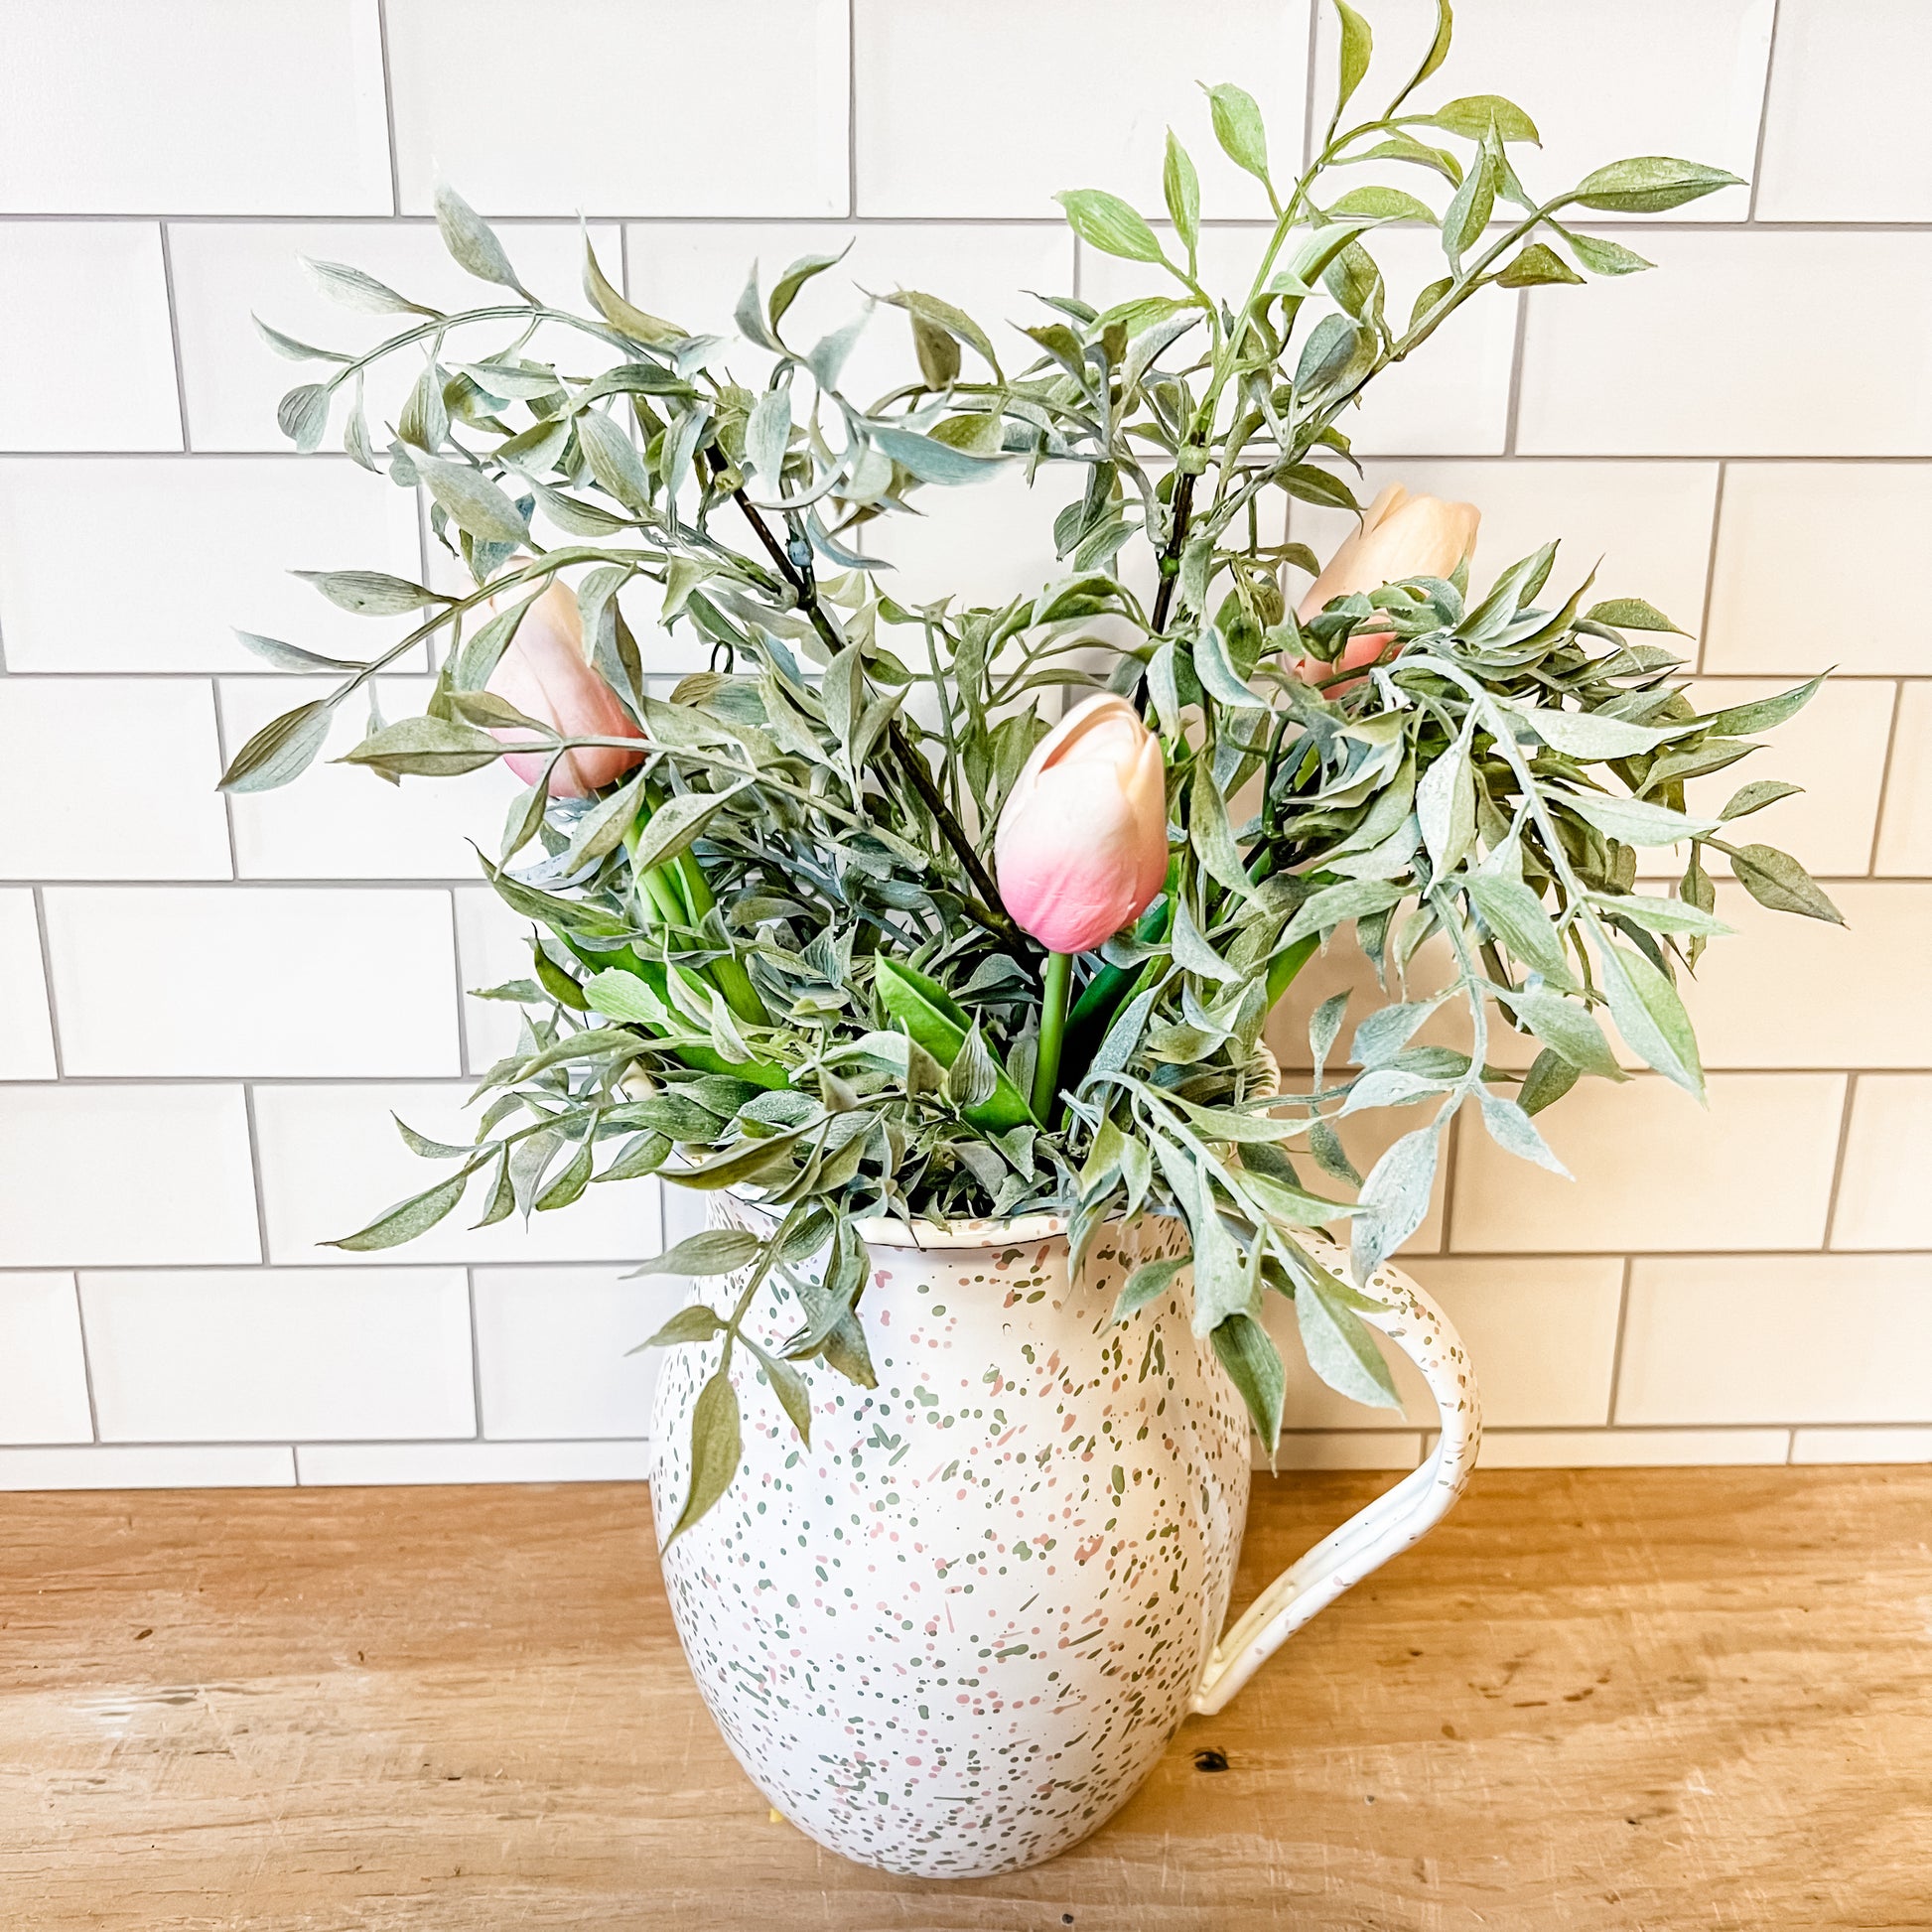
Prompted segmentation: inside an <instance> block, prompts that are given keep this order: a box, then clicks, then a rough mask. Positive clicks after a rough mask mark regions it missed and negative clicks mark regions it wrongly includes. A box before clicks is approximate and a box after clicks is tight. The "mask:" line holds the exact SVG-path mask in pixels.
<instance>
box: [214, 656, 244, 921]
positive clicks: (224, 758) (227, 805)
mask: <svg viewBox="0 0 1932 1932" xmlns="http://www.w3.org/2000/svg"><path fill="white" fill-rule="evenodd" d="M207 698H208V703H209V704H210V705H212V706H213V707H214V750H215V755H216V757H218V758H219V759H220V760H221V769H222V770H223V771H225V770H226V769H227V768H228V727H227V724H226V723H225V721H224V720H223V719H222V716H221V684H220V680H219V679H218V678H213V677H210V678H209V679H208V681H207ZM219 797H220V800H221V818H222V822H223V823H224V824H225V825H226V826H227V828H228V878H227V881H226V883H227V884H229V885H232V884H234V882H235V881H236V880H238V879H239V878H240V877H241V860H240V857H239V855H238V853H237V850H236V847H235V837H234V793H233V792H231V791H224V792H221V793H220V794H219ZM215 883H216V884H220V883H222V882H220V881H216V882H215Z"/></svg>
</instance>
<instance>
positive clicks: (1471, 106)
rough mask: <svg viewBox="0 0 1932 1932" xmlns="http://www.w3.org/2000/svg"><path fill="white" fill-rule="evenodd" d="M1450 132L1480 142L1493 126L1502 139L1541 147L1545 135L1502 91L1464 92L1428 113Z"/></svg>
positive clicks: (1439, 125) (1467, 139)
mask: <svg viewBox="0 0 1932 1932" xmlns="http://www.w3.org/2000/svg"><path fill="white" fill-rule="evenodd" d="M1429 118H1430V119H1431V120H1432V121H1434V122H1435V123H1436V125H1437V126H1438V127H1440V128H1442V129H1443V130H1444V132H1445V133H1448V134H1459V135H1460V136H1461V137H1462V138H1463V139H1464V140H1465V141H1480V140H1481V139H1482V137H1483V136H1484V135H1485V134H1486V133H1488V131H1489V129H1490V128H1491V127H1494V128H1495V130H1496V134H1497V138H1498V139H1500V140H1503V141H1527V142H1529V143H1530V144H1531V145H1532V146H1535V147H1540V146H1541V145H1542V143H1543V137H1542V135H1540V134H1539V133H1538V132H1537V131H1536V123H1535V122H1534V121H1533V120H1531V119H1530V117H1529V116H1528V115H1527V114H1526V113H1524V112H1523V110H1522V109H1521V108H1520V107H1518V106H1517V105H1516V103H1515V102H1514V101H1513V100H1505V99H1504V98H1503V97H1502V95H1501V94H1464V95H1463V96H1462V97H1461V98H1460V99H1459V100H1447V101H1445V102H1444V103H1443V104H1442V106H1440V107H1438V108H1436V109H1435V110H1434V111H1433V112H1432V113H1431V114H1430V116H1429Z"/></svg>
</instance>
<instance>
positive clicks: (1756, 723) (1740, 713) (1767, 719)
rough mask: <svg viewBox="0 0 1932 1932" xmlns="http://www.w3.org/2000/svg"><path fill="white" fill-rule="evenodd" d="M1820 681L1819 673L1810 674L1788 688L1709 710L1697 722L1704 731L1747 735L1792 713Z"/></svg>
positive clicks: (1812, 694)
mask: <svg viewBox="0 0 1932 1932" xmlns="http://www.w3.org/2000/svg"><path fill="white" fill-rule="evenodd" d="M1824 682H1825V680H1824V678H1823V677H1814V678H1810V679H1808V680H1807V681H1806V682H1805V683H1803V684H1797V685H1793V686H1792V688H1791V689H1790V690H1789V691H1779V692H1777V693H1775V694H1774V695H1773V696H1771V697H1768V698H1753V699H1752V700H1751V701H1750V702H1749V703H1748V704H1734V705H1728V706H1726V707H1725V709H1724V710H1723V711H1713V712H1710V713H1708V714H1707V715H1706V716H1704V717H1702V718H1700V719H1699V720H1698V721H1697V722H1698V724H1699V725H1700V726H1701V727H1703V729H1704V730H1705V731H1707V732H1710V733H1712V734H1714V735H1715V736H1718V737H1721V738H1748V737H1749V736H1750V735H1751V734H1752V733H1753V732H1765V731H1769V730H1770V729H1771V728H1772V727H1773V726H1774V725H1781V724H1783V723H1784V721H1785V720H1786V719H1787V718H1791V717H1795V716H1796V715H1797V714H1798V713H1799V712H1800V711H1802V710H1803V709H1804V708H1805V706H1806V705H1808V704H1809V703H1810V702H1811V701H1812V699H1813V698H1814V697H1815V696H1817V694H1818V687H1819V686H1820V685H1821V684H1823V683H1824Z"/></svg>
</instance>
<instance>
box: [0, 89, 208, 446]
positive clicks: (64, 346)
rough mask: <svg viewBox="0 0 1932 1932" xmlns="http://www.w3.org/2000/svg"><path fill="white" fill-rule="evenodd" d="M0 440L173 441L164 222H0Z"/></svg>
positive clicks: (177, 424)
mask: <svg viewBox="0 0 1932 1932" xmlns="http://www.w3.org/2000/svg"><path fill="white" fill-rule="evenodd" d="M3 85H4V83H3V82H0V86H3ZM3 115H4V110H0V116H3ZM5 139H6V137H5V135H4V134H0V144H4V142H5ZM4 179H5V171H4V169H0V180H4ZM0 360H4V362H5V364H6V366H7V367H9V368H14V369H21V370H31V371H32V376H31V379H29V380H25V381H18V382H12V383H9V384H8V385H7V388H6V390H5V391H4V393H0V449H7V450H178V449H180V448H181V406H180V402H179V399H178V397H177V395H176V390H175V349H174V343H173V341H172V339H171V338H170V336H169V333H168V282H167V275H166V271H165V270H164V268H163V266H162V256H161V229H160V228H159V227H158V226H157V225H156V224H155V223H154V222H152V221H0Z"/></svg>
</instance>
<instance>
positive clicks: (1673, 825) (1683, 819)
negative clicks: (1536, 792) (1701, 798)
mask: <svg viewBox="0 0 1932 1932" xmlns="http://www.w3.org/2000/svg"><path fill="white" fill-rule="evenodd" d="M1550 795H1551V796H1552V797H1553V798H1555V799H1557V800H1558V801H1559V802H1560V803H1562V804H1563V805H1564V806H1565V808H1566V809H1568V810H1570V811H1573V812H1575V813H1576V814H1577V816H1578V817H1579V818H1581V819H1583V820H1584V821H1585V822H1586V823H1587V824H1589V825H1593V826H1595V827H1596V829H1597V830H1598V831H1599V832H1601V833H1603V834H1604V835H1605V836H1606V837H1608V838H1612V839H1620V840H1621V841H1622V842H1623V843H1624V844H1625V845H1675V844H1677V842H1678V841H1679V840H1680V839H1695V838H1703V837H1704V836H1705V835H1706V834H1707V833H1710V832H1715V831H1716V830H1717V829H1718V826H1719V823H1720V821H1719V820H1717V819H1715V818H1692V817H1690V816H1689V815H1688V814H1687V813H1684V812H1674V811H1672V810H1671V809H1670V807H1669V806H1668V805H1653V804H1651V803H1650V802H1649V801H1648V800H1647V799H1643V798H1616V797H1613V796H1611V795H1610V794H1609V793H1608V792H1597V791H1571V790H1568V789H1566V790H1562V791H1557V790H1552V792H1551V794H1550Z"/></svg>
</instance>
